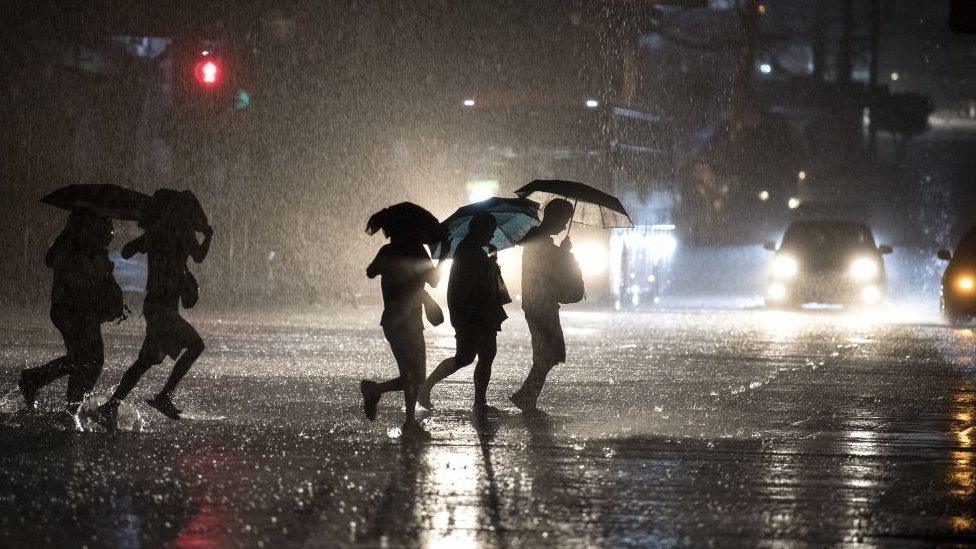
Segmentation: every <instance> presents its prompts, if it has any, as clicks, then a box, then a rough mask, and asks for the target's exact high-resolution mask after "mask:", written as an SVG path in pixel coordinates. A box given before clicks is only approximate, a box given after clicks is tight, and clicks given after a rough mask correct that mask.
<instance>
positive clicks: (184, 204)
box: [140, 189, 209, 230]
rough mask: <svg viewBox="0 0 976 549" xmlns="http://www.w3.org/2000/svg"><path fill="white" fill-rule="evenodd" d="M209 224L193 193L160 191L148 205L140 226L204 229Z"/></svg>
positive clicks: (169, 190)
mask: <svg viewBox="0 0 976 549" xmlns="http://www.w3.org/2000/svg"><path fill="white" fill-rule="evenodd" d="M208 223H209V222H208V221H207V214H206V212H204V210H203V206H202V205H201V204H200V200H199V199H197V196H196V195H195V194H193V191H177V190H173V189H159V190H157V191H156V192H155V193H153V195H152V198H151V199H150V201H149V203H148V204H147V205H146V208H145V211H144V212H143V216H142V218H141V219H140V226H142V227H143V228H147V227H150V226H156V227H166V228H184V227H185V228H190V229H194V230H200V229H203V228H204V227H205V226H206V225H207V224H208Z"/></svg>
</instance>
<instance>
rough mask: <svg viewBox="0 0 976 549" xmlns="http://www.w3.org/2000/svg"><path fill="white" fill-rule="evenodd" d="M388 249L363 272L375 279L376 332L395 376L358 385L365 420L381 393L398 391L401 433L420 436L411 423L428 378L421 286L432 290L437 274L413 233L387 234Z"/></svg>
mask: <svg viewBox="0 0 976 549" xmlns="http://www.w3.org/2000/svg"><path fill="white" fill-rule="evenodd" d="M383 232H384V234H386V235H387V236H388V237H389V238H390V243H389V244H387V245H385V246H383V247H382V248H380V251H379V253H377V254H376V258H375V259H373V262H372V263H370V265H369V267H367V268H366V276H367V277H369V278H376V277H377V276H379V277H380V284H381V289H382V292H383V316H382V317H381V319H380V326H382V327H383V335H384V336H386V340H387V342H389V344H390V350H391V351H393V357H394V358H395V359H396V362H397V368H398V369H399V371H400V375H399V376H398V377H395V378H393V379H390V380H388V381H384V382H382V383H376V382H375V381H371V380H367V379H364V380H362V381H361V382H360V384H359V389H360V391H361V392H362V394H363V412H364V413H365V414H366V419H368V420H369V421H373V420H374V419H376V407H377V405H378V404H379V401H380V397H381V396H383V393H388V392H391V391H403V401H404V404H405V405H406V409H407V412H406V418H405V420H404V423H403V432H404V433H410V432H419V431H421V430H422V429H421V427H420V424H419V423H417V421H416V419H415V412H416V407H417V392H418V391H419V390H420V386H421V384H423V382H424V376H426V375H427V350H426V346H425V344H424V321H423V318H422V315H423V298H424V293H425V291H424V284H430V285H431V286H432V287H434V286H437V280H438V275H439V271H437V269H435V268H434V263H433V262H432V261H431V259H430V255H429V254H428V253H427V250H426V249H424V246H423V244H422V242H421V236H420V234H419V233H418V232H412V231H388V230H386V229H384V231H383Z"/></svg>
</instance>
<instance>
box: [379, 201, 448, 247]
mask: <svg viewBox="0 0 976 549" xmlns="http://www.w3.org/2000/svg"><path fill="white" fill-rule="evenodd" d="M380 229H382V230H383V231H384V232H386V234H387V235H389V236H393V235H394V234H397V233H402V232H406V231H417V232H418V233H419V234H420V237H421V240H422V241H423V242H424V243H425V244H431V245H434V244H437V243H438V242H440V241H441V240H443V239H444V229H443V227H441V223H440V221H438V220H437V218H436V217H434V214H432V213H430V212H428V211H427V210H425V209H424V208H422V207H420V206H418V205H416V204H414V203H413V202H400V203H399V204H394V205H392V206H390V207H388V208H383V209H382V210H380V211H378V212H376V213H374V214H373V215H372V216H370V218H369V221H368V222H366V234H375V233H376V232H377V231H379V230H380Z"/></svg>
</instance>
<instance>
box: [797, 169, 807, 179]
mask: <svg viewBox="0 0 976 549" xmlns="http://www.w3.org/2000/svg"><path fill="white" fill-rule="evenodd" d="M796 178H797V179H799V180H800V181H804V180H806V178H807V172H805V171H803V170H800V171H799V172H797V174H796Z"/></svg>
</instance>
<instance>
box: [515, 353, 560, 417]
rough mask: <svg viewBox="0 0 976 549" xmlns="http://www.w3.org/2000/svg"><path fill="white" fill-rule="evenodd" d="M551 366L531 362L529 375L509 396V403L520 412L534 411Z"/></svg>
mask: <svg viewBox="0 0 976 549" xmlns="http://www.w3.org/2000/svg"><path fill="white" fill-rule="evenodd" d="M551 369H552V366H549V365H547V364H543V363H540V362H533V363H532V368H531V369H530V370H529V375H527V376H526V377H525V381H523V382H522V386H521V387H519V390H518V391H515V393H514V394H512V396H511V401H512V403H513V404H515V405H516V406H517V407H518V408H519V409H520V410H522V411H530V410H535V409H536V405H537V402H538V400H539V395H540V394H541V393H542V388H543V386H545V383H546V376H548V375H549V370H551Z"/></svg>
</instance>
